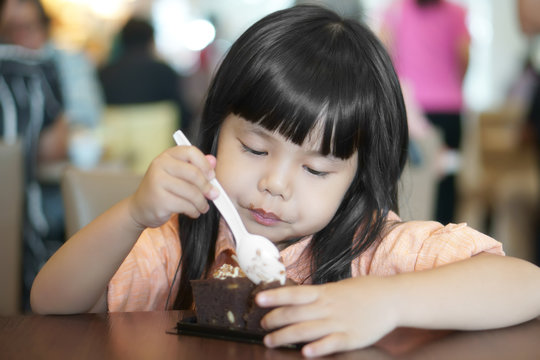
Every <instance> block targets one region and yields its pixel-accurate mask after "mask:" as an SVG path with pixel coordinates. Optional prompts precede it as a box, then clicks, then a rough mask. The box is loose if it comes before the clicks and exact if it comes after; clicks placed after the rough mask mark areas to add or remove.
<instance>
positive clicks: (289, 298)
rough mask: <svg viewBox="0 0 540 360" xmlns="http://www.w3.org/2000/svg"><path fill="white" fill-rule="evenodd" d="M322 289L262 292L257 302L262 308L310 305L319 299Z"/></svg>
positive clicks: (285, 288)
mask: <svg viewBox="0 0 540 360" xmlns="http://www.w3.org/2000/svg"><path fill="white" fill-rule="evenodd" d="M322 288H323V286H322V285H317V286H310V285H299V286H285V287H281V288H277V289H272V290H266V291H262V292H260V293H259V294H257V297H256V298H255V301H256V302H257V304H258V305H259V306H261V307H273V306H285V305H302V304H309V303H312V302H314V301H316V300H317V299H318V298H319V292H320V291H322Z"/></svg>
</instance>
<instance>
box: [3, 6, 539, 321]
mask: <svg viewBox="0 0 540 360" xmlns="http://www.w3.org/2000/svg"><path fill="white" fill-rule="evenodd" d="M14 2H15V3H16V2H17V1H11V0H7V1H6V3H7V4H10V3H14ZM307 2H314V3H322V4H324V5H326V6H331V7H333V8H334V9H335V10H336V11H338V12H342V13H345V14H347V15H348V16H355V17H358V18H361V19H363V20H364V21H365V22H366V23H367V24H368V25H369V26H370V27H371V28H372V29H373V30H374V31H375V32H378V31H379V30H380V29H381V23H382V14H383V12H384V9H385V8H386V7H387V6H388V5H389V4H390V3H391V0H384V1H382V0H350V1H349V0H338V1H323V0H321V1H294V0H219V1H217V0H42V5H43V9H44V10H45V12H46V14H47V15H48V17H49V19H50V23H49V25H48V26H49V33H48V36H49V39H47V43H48V46H51V47H54V48H55V49H54V51H56V52H58V53H62V54H63V56H64V57H63V59H64V60H65V61H70V60H66V59H72V60H73V62H70V63H69V64H68V62H66V63H64V69H65V70H66V73H67V75H64V76H65V77H67V79H68V80H69V82H70V85H67V86H70V88H69V90H67V93H68V96H64V105H65V109H64V110H65V111H63V116H64V119H65V122H66V123H67V129H66V135H65V138H64V140H61V141H64V142H65V151H64V152H63V154H61V155H60V156H56V157H55V158H54V160H51V161H42V162H39V163H38V165H37V166H38V167H37V169H36V174H35V176H36V179H37V180H36V181H37V182H38V183H39V184H40V186H43V188H42V191H43V194H42V195H43V196H47V201H50V205H49V206H51V209H50V210H43V209H42V210H43V211H44V212H45V214H44V215H45V217H46V218H48V217H53V215H54V214H58V215H57V218H56V220H55V219H53V220H51V221H56V223H55V224H56V225H58V226H59V227H60V228H61V231H60V232H59V233H58V234H60V235H58V234H57V237H56V239H49V240H47V241H48V242H46V243H45V244H43V243H40V244H38V243H35V244H32V245H31V247H33V251H36V252H38V253H40V254H41V260H40V261H38V262H37V263H34V264H33V265H32V266H33V267H34V269H36V268H39V266H41V265H43V261H45V260H46V258H47V257H48V256H50V255H51V254H52V253H53V252H54V250H55V249H56V248H58V246H60V245H61V244H62V242H63V241H65V240H66V239H67V238H69V236H71V235H72V234H73V233H74V232H76V231H77V230H78V229H80V228H81V227H82V226H84V225H85V224H87V223H88V222H89V221H91V220H92V219H93V218H94V217H96V216H97V215H98V214H99V213H101V212H103V211H104V210H106V209H107V208H108V207H110V206H111V205H112V204H114V203H115V202H116V201H118V200H120V199H122V198H123V197H125V196H127V195H129V194H130V193H131V192H132V191H133V190H134V189H136V187H137V185H138V183H139V181H140V179H141V177H142V176H143V175H144V172H145V169H146V168H147V166H148V165H149V164H150V162H151V160H152V159H153V158H154V157H155V156H156V155H158V154H159V153H161V152H162V151H164V150H165V149H166V148H168V147H170V146H173V145H174V142H173V138H172V133H173V132H174V131H175V130H176V129H178V128H179V127H182V128H183V129H184V130H185V131H186V132H187V133H188V134H189V135H190V137H193V138H196V136H197V133H198V128H197V124H198V119H199V118H200V116H201V107H202V103H203V101H204V98H205V91H206V88H207V86H208V84H209V82H210V80H211V77H212V74H213V72H214V70H215V68H216V66H218V65H219V61H220V58H221V57H222V56H223V54H225V53H226V51H227V49H228V47H229V46H230V45H231V44H232V42H233V41H234V40H235V39H236V38H237V37H238V36H239V35H240V34H241V33H242V32H243V31H244V30H245V29H246V28H247V27H248V26H250V25H251V24H252V23H254V22H255V21H257V20H258V19H260V18H261V17H263V16H265V15H266V14H268V13H270V12H273V11H275V10H278V9H282V8H286V7H289V6H293V5H295V4H296V3H307ZM453 2H456V3H459V4H461V5H463V6H464V7H465V8H466V10H467V29H468V30H469V33H470V38H471V42H470V48H469V51H470V58H469V64H468V68H467V72H466V75H465V79H464V82H463V97H464V105H463V109H462V129H463V141H462V144H461V147H460V149H459V151H457V152H452V153H450V154H447V153H445V151H446V150H447V149H446V148H445V146H444V143H443V136H442V134H441V133H440V131H438V130H436V128H434V127H432V126H429V124H428V123H427V122H426V119H425V117H423V115H422V113H421V110H419V111H416V112H415V109H414V108H410V109H409V108H408V112H409V116H410V119H409V121H410V126H411V129H410V136H411V142H413V143H414V144H415V149H416V155H417V157H415V158H414V159H413V158H412V157H411V159H409V162H408V163H407V165H406V168H405V170H404V173H403V176H402V183H401V187H400V216H401V217H402V219H403V220H412V219H415V220H435V208H436V196H435V191H436V184H437V181H438V179H439V178H440V177H441V173H442V172H444V171H446V170H447V169H448V168H452V169H453V170H452V171H454V172H455V174H456V177H457V193H456V196H455V202H456V211H455V222H457V223H461V222H466V223H467V224H469V225H470V226H472V227H473V228H475V229H478V230H479V231H482V232H484V233H486V234H488V235H490V236H492V237H493V238H495V239H497V240H498V241H500V242H502V243H503V246H504V249H505V252H506V254H507V255H510V256H515V257H519V258H523V259H526V260H529V261H531V262H535V263H537V264H538V263H539V262H540V258H539V256H538V253H539V248H540V236H539V235H540V227H539V226H538V224H539V221H538V219H539V216H538V214H539V205H540V204H539V201H538V200H539V199H540V176H539V174H538V164H539V162H538V154H537V149H538V144H539V143H538V142H540V138H535V136H534V130H533V129H532V127H531V126H530V120H531V119H528V114H529V108H530V106H531V98H532V91H533V88H534V86H535V83H534V82H535V81H536V82H537V83H538V84H540V41H539V36H535V35H530V34H526V33H525V32H524V31H523V29H522V28H521V26H520V22H519V16H518V9H517V6H516V3H515V2H514V1H503V0H496V1H492V0H474V1H473V0H453ZM7 9H9V7H8V8H7ZM10 11H13V12H10ZM17 16H19V14H18V13H17V10H16V9H15V10H13V9H12V10H9V11H8V10H5V11H4V13H3V14H2V22H3V24H2V28H1V30H0V31H2V32H3V31H9V29H8V28H9V25H10V24H11V25H13V24H14V25H13V26H15V27H16V26H19V27H22V28H23V29H22V30H21V31H27V32H30V31H31V30H32V29H31V27H32V25H31V24H30V23H24V21H25V20H20V21H21V22H20V23H17V22H16V21H11V20H13V19H15V17H17ZM130 19H142V20H145V21H146V22H147V23H149V24H151V25H152V27H153V40H154V46H153V48H152V56H154V57H155V58H156V59H159V60H160V61H161V62H164V63H166V64H167V65H168V66H169V67H170V68H172V69H173V71H174V72H175V74H176V75H177V77H175V81H176V87H177V88H178V89H179V91H178V96H179V97H181V99H172V98H170V97H169V98H167V97H164V98H156V99H155V100H151V101H133V102H130V101H129V100H119V101H109V99H108V97H109V94H106V91H105V89H104V88H103V87H102V84H103V81H104V80H103V76H104V75H103V74H105V72H104V69H105V68H106V67H107V66H109V65H110V64H113V63H114V62H115V61H116V60H117V59H119V58H120V57H121V56H122V51H123V50H125V49H124V47H126V45H125V44H121V43H120V35H121V32H122V29H123V28H124V26H125V25H126V24H127V23H128V21H129V20H130ZM28 21H29V20H28ZM25 27H26V28H25ZM6 29H8V30H6ZM1 34H2V36H4V35H5V34H4V33H1ZM1 71H2V69H0V73H1ZM535 71H536V74H535V73H534V72H535ZM110 72H111V71H109V73H110ZM140 75H141V74H136V75H135V76H140ZM61 80H62V79H61ZM64 80H65V78H64ZM62 81H63V80H62ZM62 81H61V83H62ZM539 86H540V85H539ZM64 91H66V90H65V89H64ZM70 101H73V104H72V106H71V105H70V104H69V103H68V102H70ZM179 104H180V105H179ZM411 106H414V104H413V105H411ZM416 110H418V109H416ZM411 114H414V115H411ZM0 135H1V136H2V140H1V141H0V184H1V186H0V234H1V235H0V315H15V314H21V313H24V312H29V311H30V309H29V307H28V304H27V303H25V300H24V298H25V294H24V290H23V289H24V288H25V287H28V284H31V279H32V278H31V275H28V274H26V273H25V269H23V263H24V261H25V260H24V259H25V254H24V251H23V228H24V226H26V223H25V221H24V216H23V212H24V211H25V209H26V207H28V206H36V207H39V206H40V205H41V204H36V203H31V202H28V201H27V199H26V197H27V195H26V191H27V189H25V186H24V180H23V179H24V176H25V175H24V174H25V171H27V169H26V167H25V166H26V165H25V163H24V159H23V157H24V156H23V152H24V151H23V150H22V147H23V146H24V145H23V144H21V142H22V141H21V139H20V138H18V136H17V135H16V134H15V135H13V134H12V136H11V137H10V136H8V135H9V134H8V132H7V131H6V128H4V134H0ZM445 155H448V156H445ZM43 189H45V190H43ZM25 204H26V205H25ZM45 220H46V221H47V220H48V219H45ZM26 296H27V295H26Z"/></svg>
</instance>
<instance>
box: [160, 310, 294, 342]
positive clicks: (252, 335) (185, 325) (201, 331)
mask: <svg viewBox="0 0 540 360" xmlns="http://www.w3.org/2000/svg"><path fill="white" fill-rule="evenodd" d="M167 332H168V333H170V334H177V335H187V336H200V337H206V338H212V339H221V340H228V341H238V342H245V343H250V344H259V345H263V338H264V335H266V333H265V332H257V331H247V330H242V329H234V328H227V327H223V326H211V325H205V324H199V323H197V316H195V315H194V314H193V313H189V312H188V313H187V315H186V314H184V315H183V317H182V318H181V319H180V321H178V322H177V324H176V326H175V327H174V328H173V329H172V330H170V331H167ZM302 345H303V344H291V345H286V346H283V347H284V348H287V349H300V348H301V347H302Z"/></svg>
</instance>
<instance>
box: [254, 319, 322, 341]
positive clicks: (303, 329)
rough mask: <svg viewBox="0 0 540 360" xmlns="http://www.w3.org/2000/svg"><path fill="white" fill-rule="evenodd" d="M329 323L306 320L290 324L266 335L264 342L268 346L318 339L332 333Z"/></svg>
mask: <svg viewBox="0 0 540 360" xmlns="http://www.w3.org/2000/svg"><path fill="white" fill-rule="evenodd" d="M327 325H328V324H327V321H325V320H314V321H306V322H302V323H298V324H294V325H290V326H287V327H284V328H281V329H279V330H276V331H274V332H271V333H270V334H268V335H266V336H265V337H264V344H265V345H266V346H268V347H277V346H282V345H287V344H296V343H307V342H310V341H313V340H317V339H320V338H322V337H324V336H327V335H328V334H330V333H332V329H328V326H327Z"/></svg>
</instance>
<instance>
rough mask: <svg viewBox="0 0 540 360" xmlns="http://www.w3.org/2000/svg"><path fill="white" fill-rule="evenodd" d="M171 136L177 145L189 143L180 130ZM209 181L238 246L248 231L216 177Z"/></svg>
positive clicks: (188, 144)
mask: <svg viewBox="0 0 540 360" xmlns="http://www.w3.org/2000/svg"><path fill="white" fill-rule="evenodd" d="M173 138H174V141H175V142H176V144H177V145H185V146H190V145H191V143H190V142H189V140H188V139H187V137H186V136H185V135H184V133H183V132H182V131H180V130H177V131H176V132H175V133H174V134H173ZM210 183H212V185H214V186H215V187H216V188H217V189H218V190H219V196H218V197H217V198H215V199H214V200H213V201H214V204H215V205H216V207H217V208H218V210H219V212H220V213H221V215H222V216H223V218H224V219H225V221H226V222H227V224H229V227H230V228H231V231H232V233H233V235H234V239H235V241H236V246H238V245H239V242H240V241H241V239H242V238H243V236H247V233H248V232H247V230H246V227H245V226H244V223H243V222H242V219H241V218H240V215H239V214H238V211H236V208H235V207H234V205H233V203H232V201H231V199H230V198H229V196H228V195H227V193H226V192H225V190H224V189H223V187H222V186H221V184H220V183H219V181H218V180H217V179H216V178H213V179H212V180H211V181H210Z"/></svg>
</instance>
